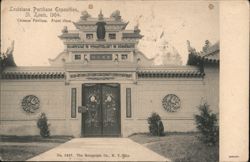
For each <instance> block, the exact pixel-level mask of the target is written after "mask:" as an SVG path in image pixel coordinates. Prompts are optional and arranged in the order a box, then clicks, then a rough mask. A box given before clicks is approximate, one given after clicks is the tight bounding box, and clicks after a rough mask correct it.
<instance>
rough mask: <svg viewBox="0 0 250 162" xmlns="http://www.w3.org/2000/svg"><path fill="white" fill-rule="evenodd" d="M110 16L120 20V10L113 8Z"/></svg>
mask: <svg viewBox="0 0 250 162" xmlns="http://www.w3.org/2000/svg"><path fill="white" fill-rule="evenodd" d="M110 18H114V19H115V20H116V21H120V20H121V15H120V11H119V10H115V11H114V12H112V14H111V15H110Z"/></svg>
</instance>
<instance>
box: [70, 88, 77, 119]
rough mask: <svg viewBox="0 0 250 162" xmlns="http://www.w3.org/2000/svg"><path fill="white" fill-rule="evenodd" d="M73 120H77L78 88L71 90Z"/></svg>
mask: <svg viewBox="0 0 250 162" xmlns="http://www.w3.org/2000/svg"><path fill="white" fill-rule="evenodd" d="M71 118H76V88H72V89H71Z"/></svg>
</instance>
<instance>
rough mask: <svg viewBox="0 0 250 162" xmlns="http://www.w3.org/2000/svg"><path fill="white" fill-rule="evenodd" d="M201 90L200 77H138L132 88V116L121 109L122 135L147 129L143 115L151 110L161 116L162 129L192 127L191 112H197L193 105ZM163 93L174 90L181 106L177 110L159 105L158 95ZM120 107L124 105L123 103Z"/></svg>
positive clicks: (192, 129) (145, 117) (147, 115)
mask: <svg viewBox="0 0 250 162" xmlns="http://www.w3.org/2000/svg"><path fill="white" fill-rule="evenodd" d="M205 93H206V91H205V82H204V80H203V79H202V78H193V79H188V78H183V79H182V78H177V79H167V80H166V79H165V80H143V81H142V80H141V81H138V83H137V84H136V86H135V87H134V88H133V89H132V117H131V118H126V114H125V112H124V113H123V116H124V120H123V127H122V130H123V131H122V132H123V136H128V135H130V134H132V133H137V132H148V123H147V118H148V117H149V116H150V115H151V113H152V112H156V113H158V114H159V115H160V116H161V118H162V121H163V124H164V127H165V131H170V132H174V131H178V132H188V131H196V126H195V121H194V114H197V113H198V108H197V106H198V105H199V104H200V103H201V99H202V98H204V96H206V94H205ZM167 94H175V95H177V96H178V97H179V98H180V100H181V108H180V109H179V110H178V111H177V112H167V111H166V110H165V109H164V108H163V106H162V99H163V98H164V97H165V96H166V95H167ZM123 98H125V97H123ZM123 108H124V109H126V107H125V105H123Z"/></svg>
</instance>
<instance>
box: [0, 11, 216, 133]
mask: <svg viewBox="0 0 250 162" xmlns="http://www.w3.org/2000/svg"><path fill="white" fill-rule="evenodd" d="M127 24H128V23H127V22H124V21H123V20H122V18H121V16H120V12H119V11H115V12H114V13H112V14H111V15H110V17H108V18H106V17H104V16H103V14H102V13H101V12H100V14H99V15H98V17H97V18H92V17H91V16H90V15H89V14H88V13H87V12H83V13H82V15H81V17H80V20H79V21H78V22H75V23H74V25H75V27H76V30H73V31H71V30H68V29H67V27H64V28H63V30H62V34H61V35H60V36H59V38H60V39H61V40H62V41H63V44H64V46H65V49H64V51H63V52H61V53H60V54H59V55H58V56H57V57H56V58H55V59H50V60H49V62H50V64H51V65H50V66H48V67H19V66H7V67H5V68H4V70H3V71H2V72H1V78H0V88H1V93H0V122H1V123H0V133H1V134H2V135H38V134H39V129H38V128H37V126H36V122H37V119H38V116H39V114H40V113H41V112H44V113H45V114H46V115H47V117H48V121H49V123H50V130H51V135H72V136H75V137H85V136H86V137H93V136H122V137H126V136H129V135H131V134H133V133H138V132H148V123H147V118H148V117H149V116H150V115H151V113H152V112H157V113H158V114H159V115H160V116H161V118H162V121H163V124H164V127H165V130H166V131H180V132H186V131H195V130H196V127H195V123H194V114H197V113H198V108H197V106H198V105H200V103H201V102H202V101H207V103H208V104H209V105H210V108H211V109H212V110H213V111H214V112H217V113H218V112H219V108H218V103H219V46H218V44H217V45H216V46H212V45H210V46H209V47H208V49H210V47H213V50H212V51H211V50H207V51H204V52H203V53H198V52H195V50H194V49H193V48H192V47H190V46H189V61H188V64H187V65H186V66H181V65H176V66H175V65H171V66H168V65H162V66H160V65H159V66H156V65H154V59H148V58H147V57H146V56H145V55H144V54H143V53H142V52H140V51H139V50H138V49H137V44H138V42H139V40H140V39H141V38H142V37H143V36H142V35H141V34H140V30H139V29H138V27H137V26H135V28H134V30H126V26H127Z"/></svg>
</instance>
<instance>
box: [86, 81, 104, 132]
mask: <svg viewBox="0 0 250 162" xmlns="http://www.w3.org/2000/svg"><path fill="white" fill-rule="evenodd" d="M83 91H84V95H83V101H84V105H85V106H86V107H87V109H88V110H87V111H86V113H84V114H83V119H84V122H83V127H84V134H85V135H86V136H99V135H101V134H102V123H101V121H102V119H101V118H102V115H101V104H100V103H101V89H100V86H99V85H96V84H85V85H84V90H83Z"/></svg>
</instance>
